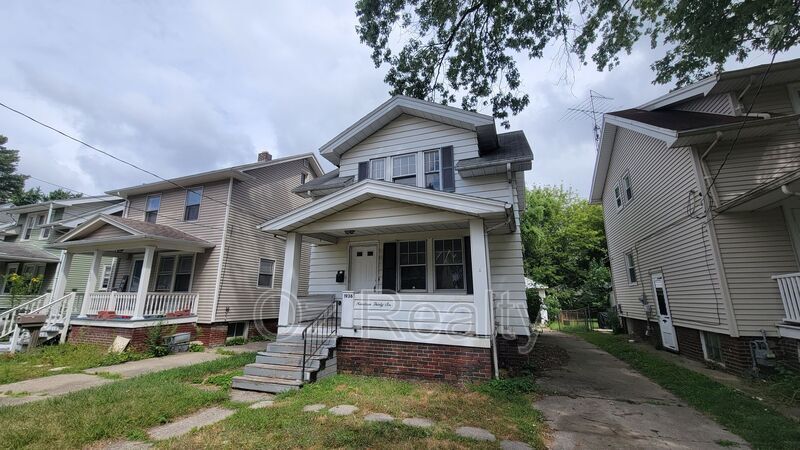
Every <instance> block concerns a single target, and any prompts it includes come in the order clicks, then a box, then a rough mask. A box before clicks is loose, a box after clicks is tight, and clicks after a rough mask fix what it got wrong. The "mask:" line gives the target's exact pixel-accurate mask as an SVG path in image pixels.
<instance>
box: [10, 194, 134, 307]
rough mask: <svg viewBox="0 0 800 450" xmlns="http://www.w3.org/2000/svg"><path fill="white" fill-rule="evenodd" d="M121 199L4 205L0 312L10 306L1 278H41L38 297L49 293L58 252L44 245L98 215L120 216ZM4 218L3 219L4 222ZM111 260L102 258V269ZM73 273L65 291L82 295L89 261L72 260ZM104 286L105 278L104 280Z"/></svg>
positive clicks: (54, 275)
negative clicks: (19, 276) (24, 275)
mask: <svg viewBox="0 0 800 450" xmlns="http://www.w3.org/2000/svg"><path fill="white" fill-rule="evenodd" d="M122 206H123V205H122V199H121V198H119V197H114V196H109V195H103V196H93V197H80V198H73V199H65V200H54V201H47V202H42V203H35V204H31V205H23V206H13V205H7V206H6V207H5V208H3V209H0V220H7V221H6V222H4V223H0V236H2V238H3V240H2V242H0V274H2V275H3V278H2V279H0V309H4V308H7V307H8V306H10V303H9V297H10V295H9V291H10V285H9V284H8V283H6V282H5V277H7V276H8V275H9V274H11V273H22V274H26V275H31V276H36V275H38V276H43V277H44V280H43V283H42V287H41V290H40V292H39V293H40V294H44V293H45V292H47V291H50V290H52V288H53V285H54V283H55V278H56V273H57V267H58V263H59V260H60V257H61V251H58V250H51V249H48V248H47V246H48V245H49V244H50V243H52V242H54V241H55V240H56V239H58V238H59V237H60V236H62V235H63V234H64V233H66V232H67V231H69V230H71V229H73V228H75V227H76V226H78V225H79V224H81V223H82V222H84V221H86V220H87V219H89V218H91V217H93V216H95V215H97V214H99V213H106V214H116V215H119V214H121V213H122ZM5 218H7V219H5ZM113 263H114V258H111V257H109V258H105V259H104V260H103V267H106V268H110V267H111V266H112V265H113ZM73 264H74V270H73V271H72V273H71V274H70V277H69V278H68V280H67V283H66V289H67V292H70V291H75V292H78V293H79V294H82V293H83V289H84V286H85V285H86V277H87V276H88V273H89V265H90V258H86V257H80V258H76V260H75V262H74V263H73ZM105 282H106V285H107V283H108V278H107V277H106V280H105Z"/></svg>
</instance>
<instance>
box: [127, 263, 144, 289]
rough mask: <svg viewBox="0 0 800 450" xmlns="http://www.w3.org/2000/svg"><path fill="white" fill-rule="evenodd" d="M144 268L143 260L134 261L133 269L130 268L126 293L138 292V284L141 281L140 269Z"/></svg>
mask: <svg viewBox="0 0 800 450" xmlns="http://www.w3.org/2000/svg"><path fill="white" fill-rule="evenodd" d="M143 266H144V260H143V259H134V260H133V267H132V268H131V282H130V283H129V286H128V292H136V291H138V290H139V282H140V281H141V279H142V267H143Z"/></svg>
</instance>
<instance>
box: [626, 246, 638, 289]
mask: <svg viewBox="0 0 800 450" xmlns="http://www.w3.org/2000/svg"><path fill="white" fill-rule="evenodd" d="M625 268H626V270H627V272H628V283H629V284H636V283H637V281H638V278H637V277H636V261H635V260H634V259H633V252H628V253H625Z"/></svg>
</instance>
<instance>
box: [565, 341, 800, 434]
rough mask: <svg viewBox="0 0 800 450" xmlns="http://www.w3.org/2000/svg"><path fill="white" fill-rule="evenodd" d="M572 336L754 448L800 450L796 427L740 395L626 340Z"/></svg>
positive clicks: (787, 420)
mask: <svg viewBox="0 0 800 450" xmlns="http://www.w3.org/2000/svg"><path fill="white" fill-rule="evenodd" d="M575 334H577V335H578V336H580V337H582V338H583V339H585V340H586V341H588V342H590V343H592V344H594V345H596V346H598V347H600V348H601V349H603V350H605V351H607V352H608V353H610V354H612V355H614V356H616V357H617V358H619V359H621V360H623V361H625V362H627V363H628V364H630V365H631V367H633V368H634V369H636V370H638V371H639V372H641V373H642V374H643V375H645V376H647V377H648V378H650V379H652V380H653V381H655V382H656V383H658V384H660V385H661V386H663V387H664V388H666V389H667V390H669V391H671V392H672V393H673V394H675V395H676V396H678V397H679V398H681V399H682V400H684V401H685V402H686V403H688V404H689V405H690V406H692V407H694V408H696V409H697V410H699V411H701V412H703V413H705V414H708V415H709V416H711V417H712V418H713V419H714V420H716V421H717V422H718V423H719V424H721V425H722V426H724V427H726V428H727V429H728V430H730V431H731V432H733V433H735V434H737V435H739V436H741V437H742V438H743V439H744V440H746V441H747V442H748V443H750V444H751V445H752V446H753V447H754V448H764V449H779V448H787V449H788V448H798V446H800V424H798V423H797V422H795V421H793V420H791V419H789V418H787V417H785V416H783V415H782V414H780V413H778V412H777V411H775V410H773V409H771V408H769V407H767V406H766V405H764V404H763V403H762V402H759V401H758V400H755V399H753V398H751V397H749V396H747V395H746V394H744V393H742V392H740V391H737V390H734V389H733V388H731V387H728V386H726V385H724V384H722V383H719V382H717V381H715V380H712V379H711V378H708V377H707V376H705V375H702V374H700V373H697V372H694V371H692V370H690V369H687V368H685V367H682V366H679V365H677V364H674V363H672V362H669V361H667V360H665V359H663V358H661V357H659V356H658V355H655V354H652V353H650V352H647V351H645V350H642V349H638V348H636V347H635V346H634V345H631V344H630V343H628V342H627V337H626V336H614V335H609V334H603V333H596V332H576V333H575Z"/></svg>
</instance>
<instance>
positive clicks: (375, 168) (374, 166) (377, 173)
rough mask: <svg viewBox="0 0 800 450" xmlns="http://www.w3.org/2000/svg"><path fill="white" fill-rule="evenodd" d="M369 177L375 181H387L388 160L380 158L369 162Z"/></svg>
mask: <svg viewBox="0 0 800 450" xmlns="http://www.w3.org/2000/svg"><path fill="white" fill-rule="evenodd" d="M369 177H370V178H372V179H373V180H383V179H386V159H385V158H378V159H371V160H370V161H369Z"/></svg>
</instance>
